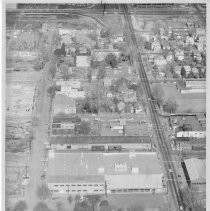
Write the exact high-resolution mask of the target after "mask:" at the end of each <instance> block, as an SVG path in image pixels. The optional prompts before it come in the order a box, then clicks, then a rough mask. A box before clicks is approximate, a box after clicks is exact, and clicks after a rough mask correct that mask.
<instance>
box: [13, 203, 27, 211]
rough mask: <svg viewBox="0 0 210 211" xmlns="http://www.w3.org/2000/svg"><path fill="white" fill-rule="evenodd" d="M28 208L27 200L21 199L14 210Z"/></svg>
mask: <svg viewBox="0 0 210 211" xmlns="http://www.w3.org/2000/svg"><path fill="white" fill-rule="evenodd" d="M27 209H28V206H27V204H26V202H25V201H19V202H17V203H16V204H15V207H14V211H25V210H27Z"/></svg>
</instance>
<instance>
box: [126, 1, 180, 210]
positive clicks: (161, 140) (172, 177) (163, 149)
mask: <svg viewBox="0 0 210 211" xmlns="http://www.w3.org/2000/svg"><path fill="white" fill-rule="evenodd" d="M122 7H123V10H124V16H125V20H126V21H127V23H128V26H129V31H130V36H131V45H132V48H134V49H135V48H138V43H137V40H136V37H135V32H134V28H133V24H132V21H131V17H130V15H129V10H128V7H127V5H122ZM134 59H135V60H136V61H137V62H136V63H137V68H138V71H139V76H140V80H141V83H142V86H143V88H144V90H145V95H146V99H147V103H148V108H149V112H150V115H151V120H152V123H153V125H156V127H157V130H155V132H156V136H157V148H158V151H159V152H160V154H161V156H162V159H163V160H164V161H165V162H163V165H164V168H165V171H166V175H167V178H168V179H169V180H168V184H169V187H170V190H171V192H172V194H173V196H174V197H175V200H174V201H175V203H176V205H177V208H178V210H183V207H184V206H183V202H182V196H181V194H180V190H179V185H178V182H177V181H178V178H177V175H176V173H175V167H174V164H173V162H172V163H171V162H169V161H171V160H172V156H171V154H170V150H169V147H168V145H167V143H166V140H165V137H164V133H163V131H162V130H161V128H160V125H161V123H160V120H159V117H158V114H157V113H156V112H155V105H154V103H153V101H152V100H151V99H152V92H151V89H150V85H149V81H148V79H147V75H146V72H145V70H144V66H143V62H142V59H141V54H140V52H138V54H137V55H136V56H135V58H134Z"/></svg>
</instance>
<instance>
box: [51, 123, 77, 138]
mask: <svg viewBox="0 0 210 211" xmlns="http://www.w3.org/2000/svg"><path fill="white" fill-rule="evenodd" d="M74 128H75V124H74V123H72V122H67V121H61V122H56V123H53V124H52V137H53V136H59V137H60V136H63V135H73V134H74Z"/></svg>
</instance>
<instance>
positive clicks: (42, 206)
mask: <svg viewBox="0 0 210 211" xmlns="http://www.w3.org/2000/svg"><path fill="white" fill-rule="evenodd" d="M33 211H52V210H51V209H50V208H48V206H47V204H46V203H44V202H39V203H38V204H37V205H36V206H35V207H34V208H33Z"/></svg>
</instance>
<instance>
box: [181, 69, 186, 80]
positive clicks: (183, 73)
mask: <svg viewBox="0 0 210 211" xmlns="http://www.w3.org/2000/svg"><path fill="white" fill-rule="evenodd" d="M181 76H182V78H185V77H186V71H185V68H184V67H182V68H181Z"/></svg>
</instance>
